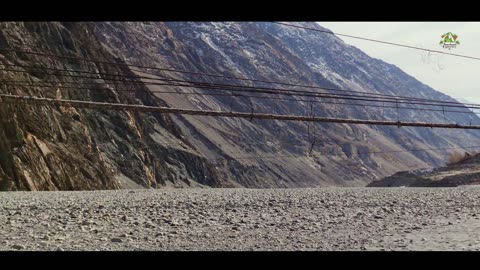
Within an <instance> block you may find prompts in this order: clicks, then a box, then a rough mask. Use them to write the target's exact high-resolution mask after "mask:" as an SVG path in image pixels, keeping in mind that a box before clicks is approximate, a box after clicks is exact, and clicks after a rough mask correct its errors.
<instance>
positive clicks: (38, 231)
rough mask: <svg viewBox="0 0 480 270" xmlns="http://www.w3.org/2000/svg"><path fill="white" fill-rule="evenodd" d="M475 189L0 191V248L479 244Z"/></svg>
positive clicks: (350, 247)
mask: <svg viewBox="0 0 480 270" xmlns="http://www.w3.org/2000/svg"><path fill="white" fill-rule="evenodd" d="M479 206H480V188H476V187H471V188H462V187H459V188H326V189H270V190H258V189H257V190H255V189H181V190H180V189H168V190H122V191H88V192H83V191H82V192H3V193H0V250H58V251H61V250H480V212H479Z"/></svg>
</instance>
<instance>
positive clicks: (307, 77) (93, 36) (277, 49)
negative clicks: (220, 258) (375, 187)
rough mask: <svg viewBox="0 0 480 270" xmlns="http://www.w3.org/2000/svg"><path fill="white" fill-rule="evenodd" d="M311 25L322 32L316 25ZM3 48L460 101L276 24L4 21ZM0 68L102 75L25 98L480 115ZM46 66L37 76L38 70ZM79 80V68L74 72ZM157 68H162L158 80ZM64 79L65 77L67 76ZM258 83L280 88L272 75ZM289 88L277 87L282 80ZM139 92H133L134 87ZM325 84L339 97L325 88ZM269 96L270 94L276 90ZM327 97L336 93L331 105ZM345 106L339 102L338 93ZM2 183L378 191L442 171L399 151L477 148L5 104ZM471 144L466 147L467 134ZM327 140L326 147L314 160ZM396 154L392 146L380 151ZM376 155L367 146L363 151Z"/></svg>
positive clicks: (379, 135) (380, 133)
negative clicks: (403, 175) (406, 174)
mask: <svg viewBox="0 0 480 270" xmlns="http://www.w3.org/2000/svg"><path fill="white" fill-rule="evenodd" d="M305 25H308V26H309V27H318V28H319V29H323V28H321V27H320V26H317V25H316V24H312V23H307V24H305ZM0 47H14V48H32V50H36V51H51V52H55V53H57V54H65V55H74V56H80V57H86V58H92V59H98V60H103V61H110V62H111V61H118V62H119V63H130V64H140V65H145V66H157V67H172V68H176V69H182V70H188V71H197V72H206V73H214V74H222V75H227V76H238V77H247V78H255V79H265V80H277V81H283V82H292V83H301V84H316V85H320V86H324V87H335V88H345V89H350V90H357V91H364V92H375V93H386V94H396V95H405V96H414V97H423V98H434V99H442V100H453V99H452V98H450V97H448V96H446V95H443V94H441V93H439V92H437V91H435V90H433V89H431V88H429V87H428V86H426V85H424V84H422V83H420V82H419V81H417V80H415V79H414V78H412V77H411V76H408V75H407V74H405V73H404V72H402V71H401V70H400V69H398V68H396V67H395V66H393V65H389V64H387V63H384V62H382V61H380V60H377V59H373V58H370V57H369V56H367V55H366V54H364V53H363V52H361V51H360V50H358V49H356V48H354V47H351V46H348V45H346V44H345V43H343V42H342V41H341V40H339V39H338V38H336V37H334V36H332V35H328V34H323V35H322V34H319V33H315V32H313V33H312V32H308V31H305V30H299V29H292V28H288V27H283V26H279V25H274V24H271V23H206V22H205V23H180V22H168V23H161V22H155V23H139V22H138V23H137V22H135V23H106V22H105V23H104V22H101V23H100V22H99V23H68V24H67V23H2V27H1V28H0ZM0 63H2V64H12V63H13V64H22V65H38V66H42V67H50V68H64V69H65V68H67V69H76V70H79V69H81V70H86V71H90V72H97V73H110V74H123V75H129V76H135V75H145V74H144V73H142V72H141V71H139V70H138V69H134V68H128V67H126V66H114V65H107V64H100V63H92V62H82V61H80V62H79V61H73V60H68V59H48V58H45V57H41V56H34V55H26V54H20V53H17V54H14V53H11V52H1V51H0ZM17 69H18V70H25V71H26V73H16V72H10V71H0V79H1V80H2V81H5V80H27V81H30V82H36V81H43V82H45V81H56V82H59V83H62V84H64V85H65V84H67V82H71V81H74V82H89V83H93V82H94V83H96V84H95V88H103V89H104V90H103V91H98V90H88V89H64V88H60V87H57V88H38V87H27V86H22V87H18V86H16V87H12V86H8V87H7V88H5V87H4V88H2V89H1V93H15V94H25V95H36V96H48V97H57V98H60V97H61V98H72V99H81V100H94V101H108V102H125V103H127V102H128V103H137V104H148V105H155V106H171V107H179V108H192V109H212V110H233V111H245V112H250V111H252V110H253V111H255V112H273V113H278V114H296V115H305V114H311V113H312V111H311V108H313V113H314V114H315V115H317V116H335V117H351V118H364V119H390V120H397V119H399V120H406V119H408V120H414V121H434V122H442V121H445V120H447V121H450V122H457V123H470V122H473V123H475V122H476V121H479V119H478V118H477V117H476V116H474V115H468V114H451V113H449V114H446V116H445V117H446V118H444V116H443V114H442V113H441V112H422V111H411V110H410V111H409V110H399V111H398V114H397V111H396V110H392V109H390V110H389V109H384V110H381V109H378V108H364V107H361V106H345V105H342V104H332V103H328V104H325V103H310V102H306V101H292V100H290V101H281V100H272V99H267V98H263V99H259V98H246V97H239V96H236V97H228V96H199V95H178V94H174V93H159V92H158V91H163V92H175V91H177V92H185V93H193V92H196V93H212V92H211V91H209V90H208V89H192V88H186V87H179V86H175V87H174V86H160V85H151V84H148V82H149V81H148V80H145V79H140V78H139V79H138V82H143V83H144V84H141V83H140V84H132V83H125V82H122V81H111V80H109V78H108V77H106V75H101V74H97V75H95V76H96V78H95V79H85V78H71V77H70V78H68V77H65V76H60V75H58V74H52V75H45V74H40V73H39V72H38V70H35V69H31V68H23V69H21V68H17ZM36 71H37V72H36ZM148 72H149V74H151V73H154V74H157V75H158V76H171V77H174V78H178V79H187V80H195V81H203V82H215V83H230V84H232V83H235V84H239V83H245V82H239V81H235V80H229V79H225V78H223V79H222V78H215V77H206V76H198V75H193V74H182V73H175V72H167V71H163V72H159V71H155V70H148ZM72 74H74V73H72ZM149 76H152V75H149ZM57 85H58V84H57ZM245 85H248V86H259V87H272V85H268V84H262V83H246V84H245ZM274 87H275V86H274ZM125 90H131V91H132V92H127V91H125ZM322 92H325V91H322ZM263 96H264V97H265V95H263ZM321 101H324V100H321ZM327 101H331V100H327ZM0 117H1V122H0V127H1V130H0V153H1V155H0V177H1V182H0V189H19V190H20V189H22V190H23V189H27V190H45V189H47V190H55V189H99V188H121V187H125V186H127V187H134V186H137V185H141V186H143V187H154V188H158V187H162V186H169V185H175V186H211V187H225V186H245V187H302V186H304V187H305V186H309V187H311V186H327V185H343V186H354V185H357V186H358V185H365V184H366V183H368V182H370V181H372V180H374V179H378V178H381V177H383V176H386V175H390V174H392V173H394V172H397V171H400V170H406V169H409V168H412V167H414V168H418V167H430V166H435V165H439V164H441V163H442V162H443V161H444V158H445V156H446V154H445V152H441V151H438V152H435V151H429V152H394V153H389V152H392V151H402V150H406V149H412V148H435V147H453V146H458V145H475V140H477V139H478V138H479V135H480V133H478V132H474V131H462V130H439V129H435V130H433V129H427V128H396V127H376V126H363V125H350V126H349V125H342V124H320V123H316V124H312V123H310V124H307V123H301V122H282V121H272V120H253V121H248V120H245V119H231V118H212V117H205V116H183V115H164V114H145V113H132V112H117V111H95V110H88V109H74V108H70V107H69V108H63V107H53V106H42V107H30V106H26V105H23V104H13V105H12V104H9V105H7V104H3V103H0ZM458 138H461V139H462V140H461V143H460V142H459V141H458ZM313 140H315V144H314V145H313V149H312V155H313V156H310V155H308V152H309V149H310V148H311V147H312V142H313ZM369 152H384V153H369ZM358 153H364V154H358Z"/></svg>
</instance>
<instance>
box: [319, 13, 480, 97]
mask: <svg viewBox="0 0 480 270" xmlns="http://www.w3.org/2000/svg"><path fill="white" fill-rule="evenodd" d="M319 24H320V25H321V26H323V27H325V28H327V29H330V30H331V31H333V32H334V33H339V34H348V35H354V36H360V37H365V38H371V39H378V40H382V41H388V42H394V43H400V44H404V45H410V46H417V47H422V48H426V49H432V50H440V51H443V50H444V51H445V52H450V53H455V54H462V55H468V56H473V57H479V58H480V22H319ZM447 32H452V33H453V34H456V35H457V36H458V41H460V44H459V45H457V46H456V47H455V48H452V49H450V50H448V49H445V48H442V46H441V45H440V44H439V42H440V40H441V39H442V38H441V35H443V34H445V33H447ZM339 38H341V39H342V40H343V41H344V42H345V43H347V44H349V45H353V46H355V47H357V48H359V49H361V50H362V51H364V52H365V53H367V54H368V55H369V56H371V57H373V58H377V59H381V60H383V61H385V62H387V63H390V64H394V65H396V66H397V67H399V68H400V69H402V70H403V71H405V72H406V73H408V74H409V75H411V76H413V77H415V78H416V79H418V80H419V81H421V82H423V83H425V84H427V85H428V86H430V87H432V88H433V89H435V90H438V91H440V92H443V93H445V94H448V95H450V96H452V97H454V98H458V99H459V100H460V101H463V102H466V101H468V102H473V103H480V60H473V59H466V58H460V57H455V56H450V55H442V54H438V53H429V52H426V51H420V50H414V49H409V48H402V47H398V46H392V45H387V44H380V43H375V42H371V41H364V40H358V39H352V38H349V37H339Z"/></svg>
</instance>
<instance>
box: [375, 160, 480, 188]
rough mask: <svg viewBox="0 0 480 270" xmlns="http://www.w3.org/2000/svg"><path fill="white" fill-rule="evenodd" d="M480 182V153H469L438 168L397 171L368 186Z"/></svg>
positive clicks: (430, 185) (414, 185)
mask: <svg viewBox="0 0 480 270" xmlns="http://www.w3.org/2000/svg"><path fill="white" fill-rule="evenodd" d="M467 155H468V154H467ZM478 184H480V154H475V155H471V156H470V155H469V156H466V157H465V158H463V159H462V160H461V161H459V162H455V163H453V164H448V165H446V166H442V167H438V168H433V169H421V170H413V171H404V172H397V173H395V174H393V175H391V176H388V177H385V178H383V179H380V180H377V181H373V182H371V183H370V184H368V185H367V186H369V187H400V186H408V187H457V186H462V185H478Z"/></svg>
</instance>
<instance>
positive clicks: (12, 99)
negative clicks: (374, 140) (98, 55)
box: [0, 94, 480, 129]
mask: <svg viewBox="0 0 480 270" xmlns="http://www.w3.org/2000/svg"><path fill="white" fill-rule="evenodd" d="M0 97H1V99H2V102H7V103H19V102H25V103H31V104H33V105H45V104H49V105H51V104H56V105H60V106H65V105H70V106H72V107H78V108H88V109H105V110H120V111H140V112H158V113H171V114H185V115H203V116H214V117H232V118H247V119H253V118H256V119H268V120H283V121H308V122H324V123H345V124H364V125H382V126H398V127H400V126H410V127H430V128H453V129H480V126H478V125H460V124H444V123H426V122H401V121H377V120H362V119H345V118H329V117H312V116H310V117H309V116H299V115H282V114H264V113H253V112H251V113H245V112H224V111H210V110H191V109H181V108H169V107H157V106H146V105H138V104H123V103H106V102H92V101H81V100H66V99H51V98H42V97H34V96H18V95H5V94H0Z"/></svg>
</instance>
